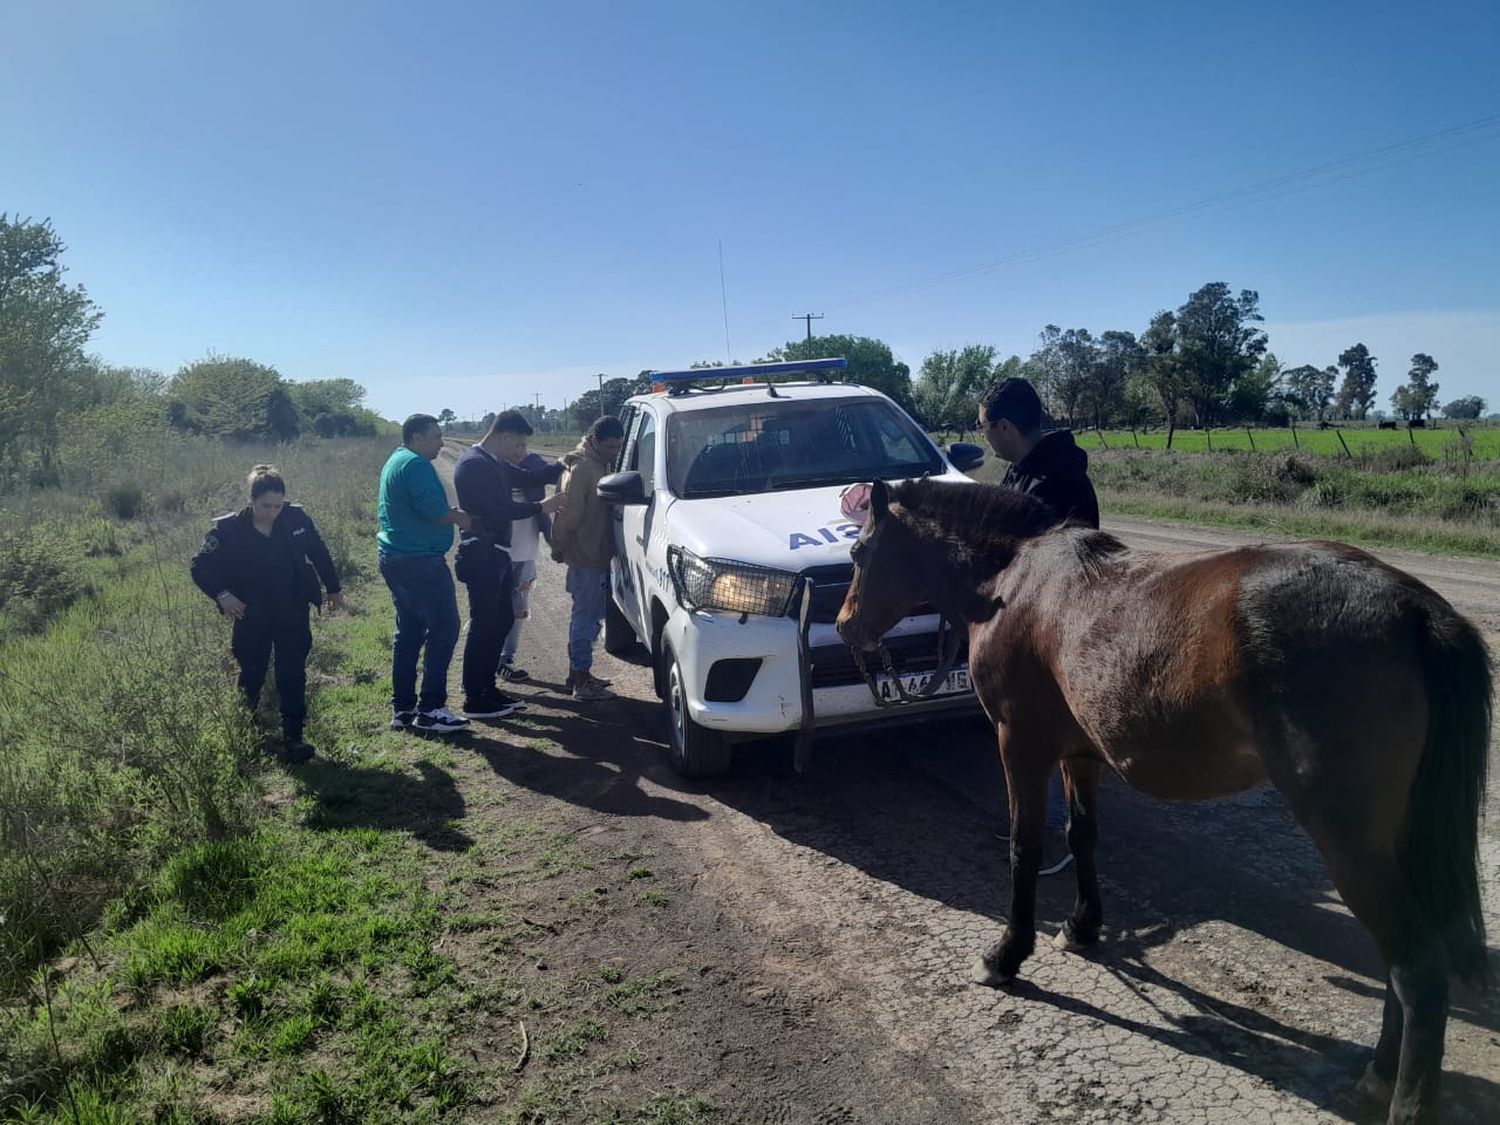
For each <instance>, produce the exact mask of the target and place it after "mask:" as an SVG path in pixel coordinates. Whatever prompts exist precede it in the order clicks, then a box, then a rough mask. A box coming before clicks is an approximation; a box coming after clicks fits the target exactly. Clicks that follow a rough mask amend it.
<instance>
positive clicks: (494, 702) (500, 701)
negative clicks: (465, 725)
mask: <svg viewBox="0 0 1500 1125" xmlns="http://www.w3.org/2000/svg"><path fill="white" fill-rule="evenodd" d="M525 707H526V704H524V703H522V702H521V701H520V700H518V699H511V698H509V697H507V696H504V695H492V696H491V697H490V698H488V699H481V700H472V701H466V702H465V703H464V717H465V718H469V719H503V718H505V716H506V715H513V714H515V713H516V712H517V711H521V710H524V709H525Z"/></svg>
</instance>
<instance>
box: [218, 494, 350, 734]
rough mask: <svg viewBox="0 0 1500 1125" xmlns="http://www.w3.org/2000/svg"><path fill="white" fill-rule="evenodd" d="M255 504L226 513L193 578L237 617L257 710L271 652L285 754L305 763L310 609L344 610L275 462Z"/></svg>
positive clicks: (242, 661) (313, 528) (235, 645)
mask: <svg viewBox="0 0 1500 1125" xmlns="http://www.w3.org/2000/svg"><path fill="white" fill-rule="evenodd" d="M248 484H249V493H250V503H249V505H248V506H246V507H245V508H243V509H241V510H240V511H238V512H231V513H230V514H228V515H224V516H220V517H218V518H217V519H216V520H214V523H213V527H212V528H211V529H210V530H209V532H208V535H207V536H206V537H205V538H204V540H203V546H202V547H200V548H199V549H198V553H197V554H196V555H194V556H193V561H192V575H193V581H194V583H196V584H197V586H198V589H200V590H202V591H203V592H204V593H205V594H207V595H208V596H209V597H210V598H211V599H212V600H213V602H214V604H215V605H216V606H218V608H219V612H220V613H222V614H224V615H225V616H227V617H231V618H233V619H234V633H233V635H232V638H231V640H230V650H231V651H232V652H233V653H234V658H235V660H236V661H237V662H238V663H239V666H240V679H239V684H240V690H241V691H242V692H243V693H244V696H245V702H246V703H247V704H248V705H249V707H250V710H251V711H254V710H255V708H256V707H257V705H258V704H259V703H260V693H261V689H262V688H263V687H264V686H265V682H266V672H267V671H268V670H269V668H270V664H271V654H272V651H273V650H274V651H275V654H276V693H277V695H279V696H280V698H281V730H282V735H283V738H284V746H283V748H282V756H283V757H284V758H285V759H286V760H287V761H291V762H303V761H306V760H307V759H308V758H310V757H312V755H313V748H312V747H311V746H309V745H308V744H307V743H306V742H304V741H302V731H303V726H304V724H305V722H306V719H307V654H308V652H309V651H310V650H311V648H312V630H311V629H310V628H309V627H308V620H307V618H308V608H309V607H310V606H316V605H318V604H319V603H320V602H322V601H324V600H325V595H324V592H323V589H322V588H320V581H321V587H326V589H327V594H326V600H327V604H328V607H329V608H330V609H335V608H339V607H342V606H343V604H344V597H343V594H342V593H341V592H340V587H339V577H338V573H337V571H335V569H334V566H333V559H332V557H331V556H330V555H329V553H328V548H327V546H326V545H324V543H323V537H322V536H321V535H319V534H318V528H317V525H316V524H314V523H313V521H312V517H310V516H309V515H308V514H307V513H306V512H304V511H303V510H302V508H301V507H299V506H298V505H296V504H288V503H287V502H286V484H285V482H284V481H283V480H282V477H281V474H280V473H278V472H277V471H276V470H275V469H274V468H273V467H272V466H270V465H257V466H255V468H254V469H252V470H251V472H250V478H249V481H248Z"/></svg>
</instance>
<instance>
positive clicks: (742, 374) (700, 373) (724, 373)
mask: <svg viewBox="0 0 1500 1125" xmlns="http://www.w3.org/2000/svg"><path fill="white" fill-rule="evenodd" d="M848 366H849V361H848V360H847V359H844V358H843V357H842V356H840V357H839V358H837V359H801V360H792V361H790V362H788V363H743V364H740V365H739V366H737V367H695V368H693V369H692V370H691V371H652V372H651V373H650V374H649V375H648V376H647V378H649V379H650V380H651V382H652V383H662V384H671V383H701V382H703V381H704V380H708V379H744V378H753V377H754V376H756V375H762V376H765V377H767V378H769V377H771V376H775V375H801V374H803V373H808V374H813V373H816V372H819V371H842V370H843V369H844V368H846V367H848Z"/></svg>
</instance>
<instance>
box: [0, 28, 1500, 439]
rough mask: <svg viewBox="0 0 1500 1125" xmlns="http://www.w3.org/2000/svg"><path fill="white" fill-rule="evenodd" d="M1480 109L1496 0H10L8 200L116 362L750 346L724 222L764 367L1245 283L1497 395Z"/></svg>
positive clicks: (335, 365)
mask: <svg viewBox="0 0 1500 1125" xmlns="http://www.w3.org/2000/svg"><path fill="white" fill-rule="evenodd" d="M1497 115H1500V4H1496V3H1495V2H1494V0H1474V2H1468V3H1454V2H1448V0H1428V2H1425V3H1423V4H1414V3H1410V2H1403V3H1388V2H1385V0H1364V2H1361V3H1347V2H1338V3H1332V2H1330V3H1306V2H1305V0H1302V2H1296V3H1281V2H1269V3H1261V4H1257V5H1201V4H1189V3H1186V2H1178V3H1128V4H1122V3H1115V2H1094V0H1090V2H1077V3H1067V4H1063V3H1048V4H1039V3H1035V2H1028V3H1012V2H1001V0H992V2H988V3H973V4H967V3H963V4H961V3H941V2H935V0H934V2H929V3H926V4H922V5H917V4H914V3H905V4H895V3H884V2H880V0H866V2H859V3H854V2H845V3H816V2H812V3H809V2H803V3H780V2H771V0H757V2H756V3H753V4H751V3H742V4H726V3H711V2H710V3H702V2H699V3H658V4H637V3H622V2H619V0H615V2H592V0H590V2H571V3H570V2H554V3H534V4H524V5H522V4H508V3H498V2H479V0H467V2H450V0H424V2H422V3H411V2H402V3H392V2H385V0H358V2H353V0H338V2H319V0H300V2H297V3H283V2H281V0H262V2H259V3H255V4H235V5H230V4H226V3H215V2H209V3H203V2H196V3H189V2H185V0H184V2H178V0H88V2H85V0H9V2H8V3H6V4H4V5H3V23H0V138H3V143H0V210H5V211H9V212H10V213H11V214H12V215H15V214H20V215H22V216H30V217H35V218H42V217H51V218H52V220H53V222H54V224H55V226H56V227H57V229H58V231H59V232H60V234H61V235H62V236H63V238H64V239H65V241H66V242H67V243H68V246H69V252H68V255H67V259H66V260H67V262H68V263H69V265H70V267H71V275H70V278H71V280H74V281H80V282H83V283H84V284H85V285H87V286H88V288H89V290H90V292H91V294H92V295H93V296H94V298H95V299H96V300H97V301H98V302H99V304H100V305H101V306H102V307H103V309H104V310H105V312H106V319H105V321H104V324H103V326H102V327H101V329H100V330H99V332H98V334H97V335H96V337H95V339H94V347H95V349H96V350H97V351H98V352H99V354H101V355H102V356H103V357H104V358H105V359H107V360H109V361H111V362H114V363H120V364H131V365H140V366H147V367H154V368H157V369H160V370H163V371H166V372H168V373H170V372H172V371H174V370H176V369H177V368H178V367H179V366H180V365H181V364H183V363H184V362H187V361H190V360H192V359H195V358H198V357H201V356H202V355H204V354H205V353H206V352H208V351H210V350H213V351H216V352H220V353H226V354H232V355H244V356H248V357H251V358H253V359H256V360H259V361H261V362H265V363H269V364H272V365H274V366H275V367H277V368H278V369H279V370H280V371H281V373H282V374H283V375H284V376H286V377H288V378H291V379H314V378H324V377H350V378H354V379H357V380H358V381H360V382H361V383H363V384H364V385H365V386H366V387H368V388H369V392H370V405H372V406H373V407H375V408H376V409H378V410H380V411H381V412H382V413H384V414H386V415H387V416H391V417H401V416H404V415H405V414H407V413H410V412H412V411H416V410H428V411H433V412H436V411H437V410H439V409H441V408H443V407H451V408H453V409H455V410H457V411H458V412H459V413H460V414H461V415H470V414H475V415H477V414H481V413H483V412H484V411H486V410H492V409H498V408H500V407H501V406H502V405H506V404H514V403H517V402H521V401H528V402H529V401H532V398H533V395H537V394H539V395H540V396H541V398H542V401H543V402H545V403H548V404H550V405H561V404H562V403H563V401H564V400H565V399H568V398H572V397H574V396H576V395H577V394H578V393H579V392H580V391H582V390H585V389H587V387H589V386H591V385H593V382H594V379H593V376H594V374H595V373H596V372H605V373H606V374H608V375H610V376H614V375H633V374H634V373H635V372H636V371H638V370H640V369H642V368H648V367H651V368H668V367H678V366H685V365H687V364H688V363H689V362H691V361H693V360H696V359H722V358H724V357H725V355H726V348H725V328H724V311H723V306H722V304H721V289H720V269H719V246H720V243H721V241H722V245H723V263H724V282H725V289H726V290H727V298H728V299H727V306H728V321H729V340H730V346H729V352H730V353H731V354H732V355H733V356H734V357H735V358H737V359H741V360H745V361H749V360H751V359H754V358H756V357H758V356H760V355H762V354H764V353H765V352H766V351H767V350H768V349H770V348H772V347H774V346H775V345H776V344H778V343H780V342H783V341H785V340H787V339H789V338H793V337H796V336H799V335H801V334H802V332H803V331H804V328H803V325H802V323H801V322H799V321H793V320H792V319H791V316H792V314H794V313H802V312H815V313H823V314H824V316H825V319H824V320H822V321H820V322H817V324H816V329H817V330H819V331H823V332H847V333H852V334H858V335H868V336H876V337H879V338H881V339H884V340H886V341H887V342H888V343H890V344H891V345H892V347H893V348H894V349H895V351H896V353H897V355H898V357H900V358H901V359H903V360H905V361H906V362H907V363H909V364H911V366H912V369H913V372H914V373H915V371H916V369H917V367H918V366H919V365H920V363H921V361H922V358H923V356H925V355H926V354H927V353H928V352H930V351H932V350H934V349H936V348H942V347H957V346H961V345H963V344H965V343H990V344H994V345H995V346H996V347H997V348H999V349H1000V351H1001V353H1002V354H1009V353H1012V352H1015V353H1019V354H1022V355H1024V354H1026V353H1027V352H1029V351H1030V350H1031V348H1032V346H1033V345H1034V342H1035V337H1036V333H1037V332H1038V330H1039V329H1040V328H1041V327H1042V326H1043V325H1044V324H1046V323H1049V322H1052V323H1056V324H1059V325H1061V326H1063V327H1065V328H1067V327H1084V328H1089V329H1091V330H1093V331H1095V332H1100V331H1103V330H1105V329H1110V328H1124V329H1130V330H1133V331H1137V332H1139V331H1140V330H1142V329H1143V328H1144V327H1145V325H1146V323H1147V321H1148V319H1149V318H1150V316H1151V314H1152V313H1154V312H1155V311H1157V310H1158V309H1161V308H1168V307H1175V306H1177V305H1179V304H1181V303H1182V301H1183V300H1184V299H1185V298H1186V297H1187V295H1188V293H1189V292H1190V291H1191V290H1193V289H1195V288H1197V287H1198V286H1199V285H1202V284H1203V283H1205V282H1208V281H1220V280H1221V281H1225V282H1227V283H1228V284H1230V285H1231V286H1232V287H1234V288H1236V289H1239V288H1250V289H1256V290H1258V291H1259V293H1260V296H1261V305H1262V310H1263V312H1264V314H1265V316H1266V319H1267V327H1268V329H1269V331H1270V333H1271V348H1272V350H1273V351H1274V352H1275V353H1276V354H1277V355H1278V356H1279V357H1280V358H1281V359H1282V360H1283V361H1284V362H1286V363H1288V364H1299V363H1316V364H1319V365H1326V364H1329V363H1332V362H1334V360H1335V359H1336V358H1337V355H1338V353H1339V351H1341V350H1342V349H1343V348H1344V347H1346V346H1348V345H1349V344H1352V343H1355V342H1356V341H1362V342H1364V343H1366V344H1367V345H1368V346H1369V347H1370V349H1371V350H1372V351H1373V352H1374V354H1375V355H1376V356H1377V357H1379V359H1380V361H1381V365H1380V373H1381V383H1380V405H1381V406H1388V403H1387V401H1386V399H1387V396H1388V395H1389V394H1390V391H1391V390H1392V389H1393V388H1394V386H1395V385H1396V383H1397V382H1399V381H1401V380H1402V379H1404V377H1405V371H1406V368H1407V366H1408V360H1409V357H1410V356H1411V354H1412V353H1413V352H1417V351H1423V352H1429V353H1431V354H1432V355H1433V356H1434V357H1435V358H1436V359H1437V360H1438V362H1439V364H1440V365H1441V369H1440V371H1439V373H1438V376H1437V381H1438V382H1439V383H1440V385H1441V387H1442V391H1441V394H1440V396H1439V397H1440V400H1441V401H1448V400H1449V398H1450V397H1456V396H1457V395H1459V394H1466V393H1478V394H1483V395H1485V396H1486V397H1488V398H1489V399H1490V401H1491V404H1492V407H1494V406H1495V405H1496V404H1497V403H1500V363H1497V361H1496V359H1495V352H1496V348H1497V345H1500V190H1497V185H1500V117H1497ZM1486 118H1495V119H1494V120H1491V121H1490V122H1489V123H1488V124H1487V125H1484V126H1480V127H1476V128H1474V129H1471V130H1469V131H1467V132H1459V133H1450V134H1448V135H1446V136H1443V137H1439V138H1437V139H1434V140H1429V141H1425V142H1422V143H1418V144H1414V145H1406V144H1405V143H1406V142H1408V141H1413V140H1415V139H1417V138H1422V137H1430V136H1432V135H1433V134H1437V133H1440V132H1441V131H1444V130H1449V129H1453V128H1454V127H1457V126H1463V125H1466V124H1469V123H1474V122H1479V121H1482V120H1483V119H1486ZM1390 146H1404V147H1395V148H1392V147H1390ZM1380 150H1384V151H1380ZM1371 154H1375V155H1371ZM1342 161H1348V163H1343V164H1339V165H1338V166H1337V167H1334V168H1331V169H1329V170H1327V171H1326V172H1323V173H1319V174H1316V175H1312V176H1308V177H1304V178H1300V179H1297V178H1292V179H1286V180H1283V178H1284V177H1294V176H1295V174H1297V173H1302V172H1304V171H1307V170H1310V169H1316V168H1319V167H1322V166H1325V165H1330V164H1334V163H1335V162H1342ZM1271 181H1281V182H1280V184H1279V186H1276V187H1273V188H1266V189H1261V188H1258V187H1257V185H1263V184H1267V183H1268V182H1271ZM1242 189H1256V190H1252V191H1245V192H1243V194H1239V195H1229V197H1228V198H1227V199H1226V198H1222V197H1225V196H1226V195H1228V194H1229V193H1235V192H1241V191H1242ZM1212 199H1218V200H1220V202H1218V203H1216V204H1214V205H1212V206H1209V207H1204V208H1199V209H1196V210H1186V211H1180V212H1179V211H1177V209H1179V208H1183V207H1184V205H1188V204H1193V203H1196V202H1198V201H1203V200H1212ZM1173 212H1177V213H1175V214H1173ZM1141 220H1150V221H1145V222H1142V221H1141ZM1096 236H1097V237H1096ZM1068 240H1075V242H1074V243H1073V244H1072V245H1069V244H1068Z"/></svg>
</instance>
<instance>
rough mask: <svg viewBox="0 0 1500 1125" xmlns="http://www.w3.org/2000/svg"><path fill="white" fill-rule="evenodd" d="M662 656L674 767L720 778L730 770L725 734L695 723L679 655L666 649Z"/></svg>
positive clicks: (685, 772)
mask: <svg viewBox="0 0 1500 1125" xmlns="http://www.w3.org/2000/svg"><path fill="white" fill-rule="evenodd" d="M662 658H663V659H664V660H665V661H666V663H667V677H666V679H667V699H666V703H667V746H668V748H669V753H670V755H671V758H672V768H673V769H675V770H676V771H677V772H678V773H680V774H682V776H683V777H717V776H718V775H719V774H722V773H724V772H725V771H726V770H728V769H729V762H730V758H731V755H732V749H731V747H730V745H729V743H728V742H726V741H725V740H724V736H723V735H721V734H719V733H718V732H717V731H712V730H707V729H705V728H703V727H700V726H699V725H698V724H697V723H695V722H693V717H692V716H691V715H689V714H688V708H687V692H686V691H685V690H684V688H683V682H682V668H681V666H680V665H679V664H678V663H677V657H676V655H675V654H674V653H673V652H672V650H671V649H670V648H664V649H662Z"/></svg>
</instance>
